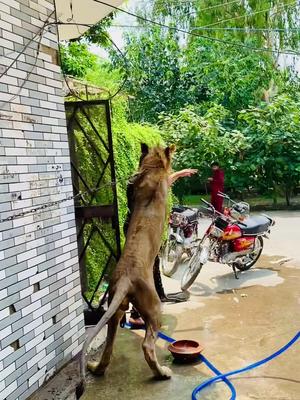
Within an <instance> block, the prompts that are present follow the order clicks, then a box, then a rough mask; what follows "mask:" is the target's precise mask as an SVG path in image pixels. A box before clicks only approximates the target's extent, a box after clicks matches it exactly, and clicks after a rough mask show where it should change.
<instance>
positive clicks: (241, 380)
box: [82, 212, 300, 400]
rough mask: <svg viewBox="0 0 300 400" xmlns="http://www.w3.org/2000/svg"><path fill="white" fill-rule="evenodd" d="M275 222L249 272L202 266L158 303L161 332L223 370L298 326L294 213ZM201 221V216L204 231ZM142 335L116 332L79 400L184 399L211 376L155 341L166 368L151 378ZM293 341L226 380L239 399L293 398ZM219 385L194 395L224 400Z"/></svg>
mask: <svg viewBox="0 0 300 400" xmlns="http://www.w3.org/2000/svg"><path fill="white" fill-rule="evenodd" d="M270 214H272V215H273V216H274V217H275V219H276V225H275V227H274V229H273V231H272V234H271V237H270V240H269V241H266V242H265V249H264V252H263V256H262V257H261V259H260V260H259V262H258V263H257V266H256V268H255V269H251V270H250V271H248V272H244V273H243V274H242V275H241V277H240V279H239V280H236V279H234V276H233V274H232V272H231V269H230V268H229V267H227V266H223V265H219V264H215V263H208V264H207V265H205V266H204V267H203V269H202V271H201V273H200V275H199V277H198V279H197V280H196V282H195V283H194V285H193V286H192V288H191V299H190V301H189V302H187V303H182V304H173V305H164V310H163V314H164V317H163V321H164V324H163V327H162V330H163V331H164V332H166V333H168V334H170V335H171V336H172V337H174V338H176V339H194V340H198V341H199V342H200V343H201V344H203V345H204V347H205V350H204V354H205V356H206V357H207V358H208V359H209V360H210V361H211V362H213V363H214V364H215V366H216V367H217V368H218V369H219V370H221V371H222V372H223V371H229V370H232V369H236V368H240V367H242V366H245V365H247V364H249V363H252V362H254V361H257V360H260V359H262V358H264V357H265V356H267V355H269V354H271V353H272V352H274V351H275V350H277V349H278V348H280V347H281V346H282V345H284V344H285V343H286V342H287V341H289V340H290V339H291V338H292V337H293V336H294V335H295V333H296V332H297V331H299V327H300V313H299V305H300V297H299V283H300V249H299V247H300V228H299V227H300V212H276V213H270ZM207 223H208V221H203V222H202V224H201V229H202V230H203V229H205V225H207ZM182 269H183V268H181V271H179V272H178V274H177V276H176V277H175V278H176V279H168V278H164V284H165V288H166V291H167V292H171V291H173V290H178V288H179V279H180V275H181V273H182ZM141 336H142V333H141V332H136V331H128V330H120V331H119V333H118V338H117V341H116V346H115V350H114V357H113V361H112V363H111V365H110V367H109V369H108V370H107V374H106V375H105V377H101V378H95V377H92V376H89V378H88V386H87V390H86V392H85V394H84V396H83V397H82V400H98V399H108V400H112V399H117V398H122V399H126V400H127V399H130V400H138V399H140V398H142V399H143V400H150V399H156V400H164V399H178V400H188V399H190V398H191V392H192V389H193V387H194V386H196V385H197V384H198V383H200V382H201V381H202V380H204V379H207V378H208V377H210V376H211V375H212V374H211V373H210V371H209V370H208V369H207V368H206V367H205V365H203V364H196V365H185V366H182V365H176V364H174V363H172V359H171V356H170V354H169V352H168V351H167V349H166V347H167V346H166V344H165V342H163V341H162V340H158V342H157V352H158V356H159V359H160V360H161V362H162V363H163V364H164V365H168V366H169V367H170V368H171V369H172V370H173V377H172V379H171V380H169V381H163V382H155V381H153V380H152V379H151V372H150V370H149V368H148V366H147V364H146V362H145V361H144V358H143V354H142V351H141ZM299 365H300V352H299V342H298V344H296V345H294V347H293V348H291V349H290V350H288V352H287V353H285V354H283V355H282V356H281V357H280V358H277V359H276V360H274V361H272V362H270V363H268V364H266V365H264V366H262V367H260V368H258V369H256V370H253V371H252V372H249V373H246V374H244V375H239V376H237V377H236V378H233V379H232V382H233V383H234V385H235V387H236V389H237V393H238V396H237V398H238V399H239V400H248V399H249V400H250V399H259V400H271V399H272V400H299V399H300V368H299ZM229 397H230V396H229V391H228V389H227V388H226V387H225V385H224V384H222V383H217V384H216V385H214V386H213V387H211V388H209V389H208V390H206V392H205V393H203V395H202V396H201V399H206V400H213V399H216V400H217V399H220V400H226V399H228V398H229Z"/></svg>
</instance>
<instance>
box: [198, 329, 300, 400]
mask: <svg viewBox="0 0 300 400" xmlns="http://www.w3.org/2000/svg"><path fill="white" fill-rule="evenodd" d="M299 338H300V331H299V332H298V333H297V334H296V335H295V336H294V337H293V338H292V339H291V340H290V341H289V342H288V343H287V344H286V345H285V346H283V347H281V349H279V350H277V351H276V352H275V353H273V354H271V355H270V356H268V357H266V358H264V359H262V360H260V361H258V362H256V363H253V364H250V365H247V366H246V367H244V368H240V369H236V370H235V371H231V372H227V373H226V374H220V375H217V376H215V377H213V378H210V379H208V380H207V381H205V382H203V383H201V384H200V385H198V386H197V387H196V388H195V389H194V390H193V393H192V400H197V394H198V393H199V392H201V390H203V389H204V388H206V387H207V386H209V385H211V384H212V383H213V382H215V381H217V380H219V379H223V378H227V377H228V376H232V375H237V374H241V373H243V372H246V371H250V370H251V369H254V368H257V367H259V366H261V365H263V364H266V363H267V362H268V361H271V360H273V359H274V358H276V357H278V356H279V355H280V354H282V353H284V352H285V351H286V350H287V349H289V348H290V347H291V346H292V345H293V344H294V343H296V342H297V340H299Z"/></svg>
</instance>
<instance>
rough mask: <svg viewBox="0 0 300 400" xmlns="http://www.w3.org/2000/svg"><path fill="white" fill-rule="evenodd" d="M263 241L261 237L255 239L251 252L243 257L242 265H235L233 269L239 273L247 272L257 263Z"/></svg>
mask: <svg viewBox="0 0 300 400" xmlns="http://www.w3.org/2000/svg"><path fill="white" fill-rule="evenodd" d="M263 247H264V241H263V238H262V237H261V236H258V237H257V238H256V239H255V244H254V249H253V252H252V253H250V254H248V255H247V256H245V257H244V260H245V262H243V264H239V263H235V264H234V265H235V267H236V268H237V269H239V270H240V271H248V269H250V268H251V267H253V265H254V264H255V263H256V262H257V261H258V259H259V257H260V255H261V252H262V251H263Z"/></svg>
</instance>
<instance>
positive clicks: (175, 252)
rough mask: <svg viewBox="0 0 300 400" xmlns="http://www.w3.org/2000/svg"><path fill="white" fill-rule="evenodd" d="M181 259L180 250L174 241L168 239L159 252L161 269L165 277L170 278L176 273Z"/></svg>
mask: <svg viewBox="0 0 300 400" xmlns="http://www.w3.org/2000/svg"><path fill="white" fill-rule="evenodd" d="M181 257H182V248H181V246H180V245H178V243H177V242H176V239H173V238H169V240H167V241H166V243H165V244H164V246H163V248H162V250H161V267H162V272H163V274H164V275H165V276H168V277H171V276H172V275H173V274H175V272H176V271H177V269H178V267H179V265H180V261H181Z"/></svg>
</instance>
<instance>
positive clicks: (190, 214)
mask: <svg viewBox="0 0 300 400" xmlns="http://www.w3.org/2000/svg"><path fill="white" fill-rule="evenodd" d="M181 214H182V215H184V216H185V217H186V218H187V219H188V221H189V223H193V222H195V221H197V219H198V210H191V209H187V210H184V211H183V212H182V213H181Z"/></svg>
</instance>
